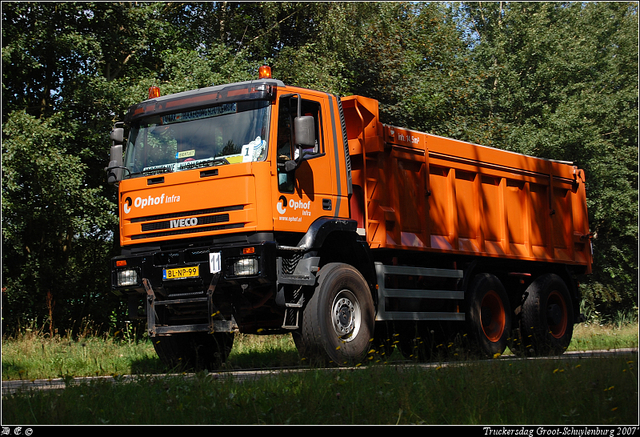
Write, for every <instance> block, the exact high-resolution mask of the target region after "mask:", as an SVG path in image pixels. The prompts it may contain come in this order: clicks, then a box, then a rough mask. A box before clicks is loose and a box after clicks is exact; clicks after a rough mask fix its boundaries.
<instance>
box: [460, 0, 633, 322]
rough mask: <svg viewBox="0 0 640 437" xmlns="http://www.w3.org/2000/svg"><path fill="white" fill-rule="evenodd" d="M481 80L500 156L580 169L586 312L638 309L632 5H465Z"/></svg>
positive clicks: (479, 102)
mask: <svg viewBox="0 0 640 437" xmlns="http://www.w3.org/2000/svg"><path fill="white" fill-rule="evenodd" d="M463 12H465V13H466V17H467V18H468V19H469V21H468V23H469V24H468V25H469V26H470V28H472V29H473V30H474V31H475V35H476V36H477V38H478V44H477V45H476V47H475V48H474V50H473V54H474V60H475V62H476V63H477V64H478V66H479V68H480V69H482V70H483V71H485V72H486V80H485V83H484V86H483V87H482V90H481V92H480V93H479V94H478V99H477V103H476V104H477V105H478V107H479V108H481V113H482V116H483V117H484V118H486V119H487V120H494V123H493V124H492V126H493V127H494V130H493V132H492V133H491V135H492V137H493V138H494V141H495V144H496V145H498V146H499V147H502V148H505V149H508V150H513V151H517V152H521V153H526V154H531V155H536V156H542V157H546V158H552V159H560V160H568V161H574V162H575V163H576V164H577V165H579V166H580V167H582V168H584V169H585V172H586V176H587V196H588V207H589V213H590V222H591V230H592V232H593V234H594V239H593V245H594V274H593V275H592V277H591V278H590V279H589V280H588V282H586V283H585V285H584V286H583V289H584V291H585V296H586V298H587V306H588V307H590V309H596V308H597V309H598V310H599V311H601V312H608V313H611V312H615V311H617V310H620V309H626V310H632V309H635V310H637V290H638V281H637V275H638V258H637V249H638V233H637V225H638V215H637V208H638V203H637V196H638V186H637V180H638V171H637V166H638V161H637V157H638V148H637V145H638V128H637V117H638V111H637V108H638V82H637V81H638V76H637V71H638V32H637V29H638V15H637V12H638V11H637V4H635V3H609V2H602V3H547V2H534V3H502V2H500V3H468V4H465V5H464V7H463Z"/></svg>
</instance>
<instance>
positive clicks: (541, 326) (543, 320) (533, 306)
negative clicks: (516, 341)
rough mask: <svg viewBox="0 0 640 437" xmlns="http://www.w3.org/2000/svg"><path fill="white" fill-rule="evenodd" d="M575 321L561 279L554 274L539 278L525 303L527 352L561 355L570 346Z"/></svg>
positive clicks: (523, 331)
mask: <svg viewBox="0 0 640 437" xmlns="http://www.w3.org/2000/svg"><path fill="white" fill-rule="evenodd" d="M573 320H574V317H573V307H572V305H571V297H570V295H569V290H568V288H567V285H566V283H565V282H564V281H563V280H562V278H560V276H558V275H556V274H554V273H547V274H544V275H542V276H540V277H538V278H536V280H534V281H533V282H532V283H531V285H529V287H527V290H526V292H525V300H524V303H523V304H522V318H521V321H520V331H521V335H522V343H523V351H524V353H525V354H526V355H561V354H562V353H563V352H564V351H565V350H566V349H567V347H568V346H569V343H571V337H572V336H573ZM525 343H527V344H525Z"/></svg>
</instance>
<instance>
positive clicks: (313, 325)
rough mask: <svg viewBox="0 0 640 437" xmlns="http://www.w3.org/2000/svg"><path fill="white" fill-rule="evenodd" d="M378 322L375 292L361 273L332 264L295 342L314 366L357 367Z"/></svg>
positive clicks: (323, 272) (324, 272) (326, 268)
mask: <svg viewBox="0 0 640 437" xmlns="http://www.w3.org/2000/svg"><path fill="white" fill-rule="evenodd" d="M374 320H375V315H374V307H373V299H372V297H371V292H370V290H369V286H368V285H367V282H366V281H365V279H364V278H363V277H362V275H361V274H360V272H358V271H357V270H356V269H355V268H353V267H352V266H350V265H348V264H342V263H331V264H327V265H325V266H323V267H322V268H321V269H320V271H319V273H318V285H317V286H316V287H315V290H314V292H313V295H312V296H311V298H310V299H309V302H308V303H307V305H306V306H305V308H304V310H303V313H302V323H301V325H300V328H299V329H298V330H297V331H294V332H293V339H294V342H295V344H296V347H297V348H298V351H299V353H300V355H301V356H302V357H303V358H306V359H308V360H310V361H311V362H312V363H315V364H320V365H323V364H326V363H327V362H332V363H333V364H336V365H339V366H343V365H350V364H355V363H359V362H361V361H363V360H364V359H365V356H366V354H367V351H368V349H369V346H370V341H369V340H370V339H371V338H372V337H373V329H374Z"/></svg>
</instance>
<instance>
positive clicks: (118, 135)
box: [110, 124, 124, 144]
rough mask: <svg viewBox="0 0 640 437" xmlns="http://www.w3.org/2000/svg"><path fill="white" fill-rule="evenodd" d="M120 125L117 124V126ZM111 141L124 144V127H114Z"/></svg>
mask: <svg viewBox="0 0 640 437" xmlns="http://www.w3.org/2000/svg"><path fill="white" fill-rule="evenodd" d="M117 125H118V124H116V126H117ZM110 136H111V141H113V142H114V143H117V144H122V143H123V142H124V128H122V127H115V126H114V127H113V129H112V130H111V135H110Z"/></svg>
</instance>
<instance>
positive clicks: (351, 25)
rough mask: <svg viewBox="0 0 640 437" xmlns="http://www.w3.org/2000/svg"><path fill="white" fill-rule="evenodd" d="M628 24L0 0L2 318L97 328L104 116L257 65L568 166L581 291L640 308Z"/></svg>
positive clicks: (417, 12)
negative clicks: (576, 170) (581, 222)
mask: <svg viewBox="0 0 640 437" xmlns="http://www.w3.org/2000/svg"><path fill="white" fill-rule="evenodd" d="M637 24H638V19H637V4H636V3H621V2H612V3H608V2H596V3H574V2H569V3H550V2H531V3H526V2H525V3H519V2H514V3H503V2H500V3H491V2H489V3H486V2H482V3H460V4H458V3H439V2H434V3H428V2H427V3H425V2H418V3H395V2H389V3H387V2H351V3H349V2H346V3H344V2H338V3H334V2H326V3H325V2H319V3H313V2H312V3H307V2H302V3H291V2H257V3H245V2H212V3H173V2H170V3H155V2H154V3H143V2H134V3H126V2H125V3H112V2H107V3H103V2H82V3H75V2H71V3H60V2H53V3H47V2H41V3H39V2H26V3H24V2H4V3H3V4H2V36H3V47H2V63H3V64H2V65H3V81H2V87H3V88H2V91H3V93H2V94H3V95H2V99H3V100H2V105H3V114H2V117H3V118H2V122H3V134H2V135H3V145H2V153H3V174H2V184H3V186H2V196H3V205H2V208H3V209H2V212H3V224H2V226H3V228H2V230H3V283H2V287H3V293H2V297H3V328H4V329H7V327H8V326H15V325H16V324H17V323H18V322H19V320H21V319H25V318H26V319H31V320H38V321H40V322H41V323H45V322H46V321H49V322H50V323H52V322H53V321H54V320H55V323H53V325H51V324H50V327H51V326H55V327H57V328H59V329H63V330H64V329H69V328H71V327H72V326H73V325H74V320H82V319H83V318H84V317H87V316H89V315H91V316H92V317H94V318H95V319H96V320H97V321H98V322H104V323H105V325H106V324H108V323H111V322H110V320H111V317H110V316H111V313H112V311H113V310H114V308H116V307H117V306H118V305H117V304H116V301H115V299H114V298H113V297H112V296H111V295H110V292H109V276H108V275H109V272H108V260H109V258H110V257H111V256H112V255H113V254H114V253H115V252H116V250H117V242H118V234H117V225H116V208H115V201H116V192H115V189H114V188H113V187H112V186H109V185H108V184H106V180H105V173H104V171H103V168H104V166H105V163H106V161H107V155H108V149H109V141H108V134H109V131H110V129H111V126H112V125H113V123H114V122H115V121H118V120H122V118H123V116H124V113H125V111H126V109H127V107H128V106H129V105H131V104H133V103H136V102H139V101H141V100H143V99H144V98H145V97H146V92H147V89H148V87H149V86H150V85H161V86H162V88H163V92H164V93H168V92H176V91H182V90H187V89H192V88H197V87H204V86H208V85H211V84H220V83H226V82H233V81H240V80H247V79H250V78H252V77H255V72H256V70H257V67H258V66H259V65H260V64H262V63H268V64H270V65H271V66H272V67H273V71H274V73H275V75H276V77H277V78H278V79H281V80H283V81H285V82H286V83H291V84H295V85H300V86H307V87H312V88H315V89H320V90H323V91H326V92H332V93H336V94H338V95H349V94H362V95H365V96H368V97H373V98H376V99H378V100H379V101H380V110H381V116H382V118H383V121H384V122H386V123H391V124H397V125H401V126H407V127H410V128H412V129H419V130H424V131H428V132H431V133H434V134H438V135H444V136H451V137H455V138H459V139H462V140H467V141H472V142H476V143H480V144H485V145H489V146H495V147H500V148H505V149H508V150H513V151H517V152H522V153H527V154H534V155H538V156H542V157H546V158H552V159H561V160H570V161H575V162H576V163H577V164H578V165H579V166H580V167H581V168H584V169H585V171H586V175H587V181H588V193H587V194H588V198H589V200H588V202H589V204H588V206H589V212H590V220H591V229H592V231H593V234H594V239H593V243H594V256H595V263H594V274H593V275H591V277H590V278H588V279H587V280H583V281H582V283H583V285H582V289H583V292H584V295H585V298H586V302H585V303H584V306H585V308H587V309H588V310H589V311H591V312H592V313H593V312H596V311H597V312H600V313H609V314H616V313H618V312H620V311H635V312H637V290H638V281H637V276H638V269H637V264H638V258H637V249H638V245H637V244H638V243H637V242H638V233H637V225H638V216H637V205H638V202H637V198H638V197H637V196H638V192H637V170H638V169H637V156H638V152H637V143H638V138H637V131H638V129H637V127H638V126H637V117H638V111H637V105H638V100H637V99H638V82H637V71H638V34H637V32H638V29H637V28H638V25H637ZM52 318H53V319H52ZM117 320H118V323H122V321H121V320H120V316H118V318H117ZM52 329H53V328H52Z"/></svg>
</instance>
